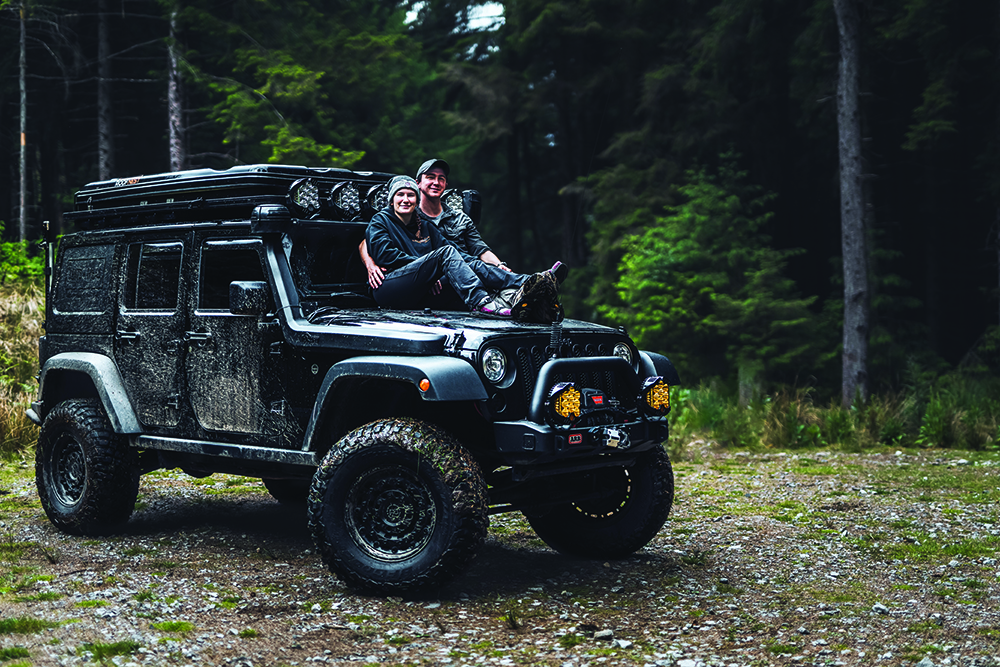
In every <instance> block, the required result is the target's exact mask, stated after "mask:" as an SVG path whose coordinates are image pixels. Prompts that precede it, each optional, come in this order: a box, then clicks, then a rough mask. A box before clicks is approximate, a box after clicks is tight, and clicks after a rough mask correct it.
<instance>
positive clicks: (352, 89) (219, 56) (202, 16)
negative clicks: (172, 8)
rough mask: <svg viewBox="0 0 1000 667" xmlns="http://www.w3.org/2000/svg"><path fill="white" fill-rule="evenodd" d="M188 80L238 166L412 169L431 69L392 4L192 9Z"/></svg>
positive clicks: (185, 14) (245, 4)
mask: <svg viewBox="0 0 1000 667" xmlns="http://www.w3.org/2000/svg"><path fill="white" fill-rule="evenodd" d="M181 16H182V19H183V24H184V31H183V33H182V37H183V39H184V44H185V46H186V48H187V51H186V58H187V59H186V63H187V68H188V76H189V78H190V79H192V80H193V81H195V82H196V83H197V93H198V94H199V95H200V96H202V98H203V99H204V101H205V107H206V108H207V110H208V118H209V119H210V120H212V121H214V122H215V124H216V126H217V128H218V129H220V130H221V131H222V132H223V141H224V145H225V147H226V150H227V155H228V156H229V157H230V159H231V160H234V161H238V162H272V163H284V164H293V163H294V164H307V165H311V166H319V167H343V168H353V167H358V166H361V165H362V164H364V165H365V166H366V167H367V168H379V169H383V170H391V169H397V170H403V169H404V168H405V170H407V171H409V170H412V169H413V168H414V166H415V165H410V164H409V162H414V163H415V162H416V161H417V158H414V157H412V154H411V153H412V150H413V146H414V143H415V139H416V137H415V136H414V135H415V134H416V132H415V131H416V130H418V129H419V125H417V124H414V123H413V122H411V119H413V118H414V117H415V116H416V114H415V113H414V109H415V108H416V106H415V104H416V101H417V100H419V99H420V93H419V91H420V89H421V87H422V86H423V85H424V84H425V82H426V81H427V79H428V77H429V76H430V74H429V72H430V70H429V68H428V67H427V65H426V64H424V62H423V61H422V59H421V57H420V53H419V51H418V49H417V46H416V44H414V43H413V42H412V41H411V40H410V39H409V38H408V37H407V35H406V34H405V32H406V27H405V24H404V18H405V13H404V12H403V11H402V10H401V9H399V8H396V7H394V6H389V5H384V6H370V5H362V3H356V2H354V3H352V2H345V3H341V4H339V5H337V6H336V7H331V6H329V5H328V3H321V2H317V1H315V0H296V1H294V2H280V3H279V2H274V1H272V0H260V1H250V0H238V1H237V2H234V3H231V6H228V7H226V8H220V7H219V6H218V5H217V3H208V2H195V3H192V4H191V5H190V6H186V7H185V8H184V9H183V11H182V13H181Z"/></svg>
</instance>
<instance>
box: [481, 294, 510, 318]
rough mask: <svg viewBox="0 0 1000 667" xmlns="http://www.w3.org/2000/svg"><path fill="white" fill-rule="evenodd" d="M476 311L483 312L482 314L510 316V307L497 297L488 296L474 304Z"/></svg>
mask: <svg viewBox="0 0 1000 667" xmlns="http://www.w3.org/2000/svg"><path fill="white" fill-rule="evenodd" d="M475 312H477V313H483V314H484V315H496V316H498V317H510V308H509V307H508V306H507V305H506V304H505V303H503V302H502V301H500V300H499V299H497V298H496V297H492V296H488V297H486V298H485V299H483V300H482V301H480V302H479V305H478V306H476V311H475Z"/></svg>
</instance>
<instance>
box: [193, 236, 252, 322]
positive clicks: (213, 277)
mask: <svg viewBox="0 0 1000 667" xmlns="http://www.w3.org/2000/svg"><path fill="white" fill-rule="evenodd" d="M261 247H262V245H261V242H260V241H256V240H238V241H206V242H205V245H204V246H202V249H201V271H200V272H199V275H200V276H201V284H200V285H199V289H198V310H229V283H231V282H233V281H236V280H240V281H264V280H265V278H264V269H263V267H262V266H261V259H260V257H261V256H260V249H261Z"/></svg>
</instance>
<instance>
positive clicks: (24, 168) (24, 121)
mask: <svg viewBox="0 0 1000 667" xmlns="http://www.w3.org/2000/svg"><path fill="white" fill-rule="evenodd" d="M26 12H27V9H26V8H25V3H24V2H22V3H21V53H20V55H19V56H18V83H19V85H20V87H21V153H20V155H19V157H18V160H19V168H20V171H21V174H20V179H21V183H20V185H21V198H20V204H19V206H18V227H17V231H18V240H19V241H24V240H25V239H27V238H28V175H27V174H28V140H27V131H28V84H27V72H28V56H27V32H26V27H25V21H26V19H27V17H26V16H25V14H26Z"/></svg>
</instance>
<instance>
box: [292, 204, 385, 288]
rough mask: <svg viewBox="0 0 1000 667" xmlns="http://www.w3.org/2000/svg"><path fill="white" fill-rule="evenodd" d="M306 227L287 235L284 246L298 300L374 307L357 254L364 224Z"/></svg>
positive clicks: (320, 223)
mask: <svg viewBox="0 0 1000 667" xmlns="http://www.w3.org/2000/svg"><path fill="white" fill-rule="evenodd" d="M307 224H308V226H307V225H302V226H301V227H300V228H297V229H295V230H294V231H293V232H292V233H291V234H288V235H287V236H286V237H285V238H284V243H283V245H284V250H285V254H286V256H287V257H288V260H289V266H290V268H291V271H292V279H293V280H294V281H295V287H296V289H297V290H298V292H299V295H300V297H301V298H302V299H304V300H308V301H316V302H318V303H321V304H332V305H344V306H350V307H361V306H366V305H369V306H374V305H375V302H374V301H373V300H372V299H371V296H370V290H369V288H368V273H367V271H366V270H365V266H364V263H363V262H362V261H361V254H360V252H359V251H358V245H359V244H360V243H361V241H362V240H364V238H365V228H366V227H367V226H368V225H367V223H365V222H330V221H310V222H309V223H307Z"/></svg>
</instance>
